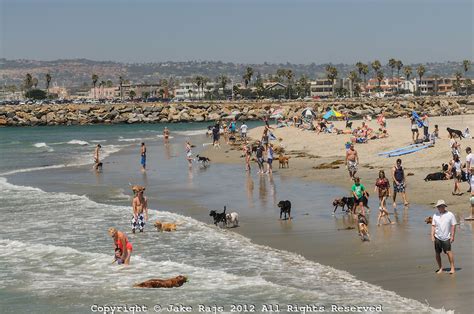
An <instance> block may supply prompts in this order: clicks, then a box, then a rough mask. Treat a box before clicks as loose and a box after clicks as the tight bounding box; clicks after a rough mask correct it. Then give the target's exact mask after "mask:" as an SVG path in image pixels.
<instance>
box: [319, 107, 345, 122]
mask: <svg viewBox="0 0 474 314" xmlns="http://www.w3.org/2000/svg"><path fill="white" fill-rule="evenodd" d="M331 117H336V118H340V117H342V113H340V112H338V111H336V110H334V109H331V110H328V112H326V113H325V114H324V116H323V119H325V120H327V119H329V118H331Z"/></svg>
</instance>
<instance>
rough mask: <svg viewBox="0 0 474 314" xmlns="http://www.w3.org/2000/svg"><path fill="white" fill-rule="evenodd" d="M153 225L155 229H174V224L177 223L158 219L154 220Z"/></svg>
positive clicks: (169, 230) (168, 230)
mask: <svg viewBox="0 0 474 314" xmlns="http://www.w3.org/2000/svg"><path fill="white" fill-rule="evenodd" d="M154 226H155V227H156V230H157V231H167V232H171V231H176V226H177V224H175V223H172V222H161V221H159V220H157V221H155V224H154Z"/></svg>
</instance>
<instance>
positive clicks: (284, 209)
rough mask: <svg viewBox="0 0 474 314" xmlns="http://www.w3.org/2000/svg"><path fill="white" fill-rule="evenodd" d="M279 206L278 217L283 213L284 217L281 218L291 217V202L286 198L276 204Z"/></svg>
mask: <svg viewBox="0 0 474 314" xmlns="http://www.w3.org/2000/svg"><path fill="white" fill-rule="evenodd" d="M277 206H278V207H280V219H281V215H282V214H285V218H284V219H283V220H287V219H291V202H290V201H288V200H286V201H280V202H279V203H278V205H277ZM287 214H288V218H286V215H287Z"/></svg>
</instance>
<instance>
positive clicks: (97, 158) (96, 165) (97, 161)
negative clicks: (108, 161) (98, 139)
mask: <svg viewBox="0 0 474 314" xmlns="http://www.w3.org/2000/svg"><path fill="white" fill-rule="evenodd" d="M101 148H102V146H101V145H100V144H97V146H96V147H95V151H94V170H99V164H100V149H101Z"/></svg>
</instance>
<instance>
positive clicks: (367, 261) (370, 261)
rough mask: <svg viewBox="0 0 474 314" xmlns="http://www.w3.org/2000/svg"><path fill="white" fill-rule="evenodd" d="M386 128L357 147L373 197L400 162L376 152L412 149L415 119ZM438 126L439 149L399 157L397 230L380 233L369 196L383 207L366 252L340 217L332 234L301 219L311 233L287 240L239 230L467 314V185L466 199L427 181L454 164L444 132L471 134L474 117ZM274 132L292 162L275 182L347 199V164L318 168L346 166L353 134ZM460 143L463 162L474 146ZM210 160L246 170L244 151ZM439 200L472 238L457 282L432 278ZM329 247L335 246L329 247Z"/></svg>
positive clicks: (436, 120)
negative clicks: (300, 183) (316, 185)
mask: <svg viewBox="0 0 474 314" xmlns="http://www.w3.org/2000/svg"><path fill="white" fill-rule="evenodd" d="M361 122H362V121H354V122H353V123H354V124H353V126H359V125H360V124H361ZM387 124H388V126H387V128H388V132H389V137H388V138H386V139H377V140H373V141H369V143H367V144H356V146H355V148H356V150H357V151H358V153H359V158H360V167H359V172H358V176H360V177H361V180H362V183H363V184H365V186H366V187H367V189H368V190H369V191H370V192H371V193H372V194H373V195H376V194H374V193H373V188H374V183H375V179H376V176H377V174H378V170H379V169H384V170H385V172H386V173H387V174H389V173H390V169H391V167H392V166H393V165H394V163H395V160H396V158H385V157H380V156H378V155H377V154H378V153H379V152H382V151H388V150H392V149H395V148H398V147H403V146H407V145H409V144H410V143H411V131H410V121H409V119H407V118H405V119H402V118H398V119H388V121H387ZM435 124H438V126H439V129H440V137H441V139H439V140H437V142H436V145H435V147H432V148H428V149H425V150H421V151H419V152H416V153H413V154H409V155H405V156H402V157H401V159H402V161H403V165H404V167H405V170H406V173H410V175H409V177H408V178H407V196H408V200H409V202H410V206H409V207H408V208H403V206H401V203H400V201H401V200H398V206H397V210H396V211H394V210H393V209H392V202H389V203H388V209H389V212H390V213H391V217H392V219H393V218H394V217H395V220H396V224H395V225H393V226H381V227H378V228H377V227H374V225H375V221H376V220H375V219H376V214H377V207H376V206H378V204H377V201H376V197H372V198H371V201H372V203H370V204H377V205H371V206H372V208H373V210H372V212H371V213H370V215H371V218H372V226H371V232H372V233H373V234H374V236H373V238H374V239H373V240H372V242H371V243H370V245H369V246H360V245H359V244H360V243H359V241H356V240H358V239H356V237H355V234H350V232H351V231H340V232H334V230H337V229H338V228H343V227H345V226H346V225H351V223H353V222H352V221H351V220H350V219H348V220H347V221H345V220H344V219H342V220H340V219H337V218H336V221H339V225H338V224H336V226H332V227H331V228H329V229H332V230H331V231H328V230H325V231H323V230H324V229H325V228H323V227H321V225H317V227H316V226H315V228H314V229H313V228H311V227H310V226H309V225H310V224H311V223H310V222H309V221H303V222H302V221H298V222H296V221H295V222H293V223H292V227H291V228H295V225H297V224H298V225H299V228H302V229H303V230H305V231H303V232H300V233H298V234H292V235H288V234H286V233H285V232H282V231H281V230H275V228H271V227H269V226H268V225H267V226H266V227H265V228H262V227H255V229H253V228H250V227H242V228H240V229H239V230H237V232H241V233H242V234H245V235H246V236H248V237H250V238H251V239H252V240H253V241H255V242H256V243H262V244H266V245H269V246H271V247H275V248H280V249H284V250H289V251H292V252H296V253H298V254H301V255H303V256H305V257H307V258H309V259H313V260H316V261H318V262H320V263H323V264H327V265H331V266H334V267H336V268H339V269H344V270H347V271H349V272H350V273H351V274H354V275H356V276H357V277H358V278H361V279H363V280H366V281H368V282H371V283H375V284H378V285H381V286H382V287H384V288H386V289H388V290H392V291H395V292H397V293H398V294H400V295H402V296H406V297H410V298H415V299H417V300H420V301H426V302H428V303H429V304H431V305H433V306H435V307H437V308H441V307H444V308H446V309H456V310H457V311H458V312H461V313H463V312H465V311H467V309H468V308H472V306H473V303H472V299H471V298H470V297H468V296H469V295H472V293H473V291H474V290H473V286H472V282H473V273H474V272H473V268H472V256H473V250H472V242H471V239H472V227H473V224H472V223H470V222H465V221H463V217H466V216H469V215H470V205H469V193H466V190H467V188H468V185H467V183H466V182H464V183H463V184H462V185H461V190H462V191H463V192H464V194H463V195H462V196H453V195H452V194H451V192H452V190H453V184H454V183H453V181H452V180H449V181H433V182H425V181H424V180H423V179H424V178H425V176H426V175H427V174H428V173H431V172H436V171H439V170H440V168H441V164H442V163H447V162H448V161H449V160H450V158H451V150H450V148H449V139H448V133H447V131H446V127H448V126H450V127H452V128H457V129H463V130H464V129H465V128H466V127H469V128H470V129H472V128H473V127H474V119H473V116H450V117H431V118H430V125H431V127H434V125H435ZM335 125H336V127H338V128H343V126H344V124H343V122H340V121H336V122H335ZM369 126H370V127H372V128H376V126H377V125H376V122H375V121H372V122H369ZM454 126H456V127H454ZM262 130H263V127H258V128H254V129H252V130H251V131H250V132H249V135H250V137H251V138H252V139H259V138H260V136H261V133H262ZM272 132H273V134H274V135H275V136H276V137H277V138H279V139H281V141H274V143H278V144H279V145H281V146H282V147H284V148H285V151H286V153H285V155H288V156H290V157H291V158H290V168H289V169H277V168H278V162H277V161H275V163H274V169H275V173H274V175H273V176H278V177H281V178H282V180H285V179H284V178H293V179H294V178H297V179H301V180H304V181H307V182H315V181H316V182H321V183H325V184H329V185H335V186H338V187H339V188H341V189H342V191H344V190H345V191H346V192H345V194H344V193H343V194H342V195H340V196H344V195H346V194H347V195H349V193H350V187H351V185H352V182H351V181H350V179H349V176H348V173H347V169H346V168H345V166H344V165H340V166H339V168H338V169H314V168H313V167H317V166H319V165H321V164H323V163H330V162H333V161H336V160H343V159H344V157H345V148H344V143H345V142H347V141H348V140H350V136H349V135H335V134H322V133H321V134H319V135H317V134H316V133H315V132H310V131H303V130H301V129H296V128H294V127H285V128H278V129H275V130H272ZM460 143H461V145H462V147H461V148H462V151H463V153H462V156H463V157H465V152H464V149H465V148H466V147H467V146H471V147H472V146H474V141H473V140H472V139H463V140H462V141H460ZM205 154H206V156H209V157H210V158H211V159H212V160H213V161H217V162H219V163H226V164H234V163H239V164H241V167H242V171H243V169H244V159H243V158H242V151H241V150H240V149H239V147H229V146H223V147H222V149H212V148H208V149H207V151H206V153H205ZM397 158H398V157H397ZM252 167H253V170H252V171H254V172H256V171H257V170H255V169H258V168H257V165H256V163H255V162H252ZM264 176H265V175H264ZM308 197H309V196H308ZM288 198H290V199H291V195H288ZM437 199H444V200H445V201H446V202H447V204H448V205H449V210H451V211H453V212H454V213H456V216H457V218H458V221H461V225H460V226H459V228H460V229H461V230H463V229H464V230H466V229H467V230H470V231H469V234H471V236H469V237H467V238H466V240H467V241H468V242H467V243H463V242H462V243H460V242H457V243H456V244H455V246H454V252H455V253H456V251H457V253H458V258H457V262H456V263H457V266H456V267H458V266H459V267H461V268H462V271H460V272H459V274H457V275H456V278H455V279H452V278H449V276H435V275H434V270H435V268H436V263H435V260H434V250H433V249H432V244H431V241H430V240H429V232H430V227H429V226H428V225H426V224H425V222H424V218H425V217H427V216H431V215H432V214H433V213H434V211H435V210H434V209H433V204H434V203H435V202H436V200H437ZM326 202H327V210H328V213H327V214H328V215H329V212H332V206H331V205H332V204H331V203H332V199H331V197H330V196H329V195H328V196H327V197H326ZM340 216H342V214H340V213H339V214H338V215H336V217H340ZM255 224H258V223H255ZM300 224H303V226H301V225H300ZM283 230H284V229H283ZM458 231H459V230H458ZM461 232H462V231H461ZM328 236H329V238H328ZM321 237H322V238H323V239H324V240H322V239H321ZM407 241H408V243H407ZM327 243H330V244H329V245H327ZM321 246H322V248H321ZM444 258H445V259H446V257H444ZM453 289H454V290H456V291H457V292H456V293H454V294H452V293H451V292H453V291H452V290H453ZM458 289H459V290H458ZM448 295H450V296H448Z"/></svg>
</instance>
